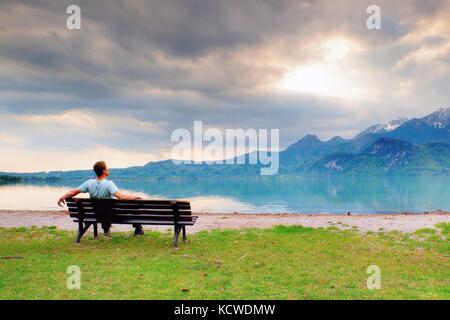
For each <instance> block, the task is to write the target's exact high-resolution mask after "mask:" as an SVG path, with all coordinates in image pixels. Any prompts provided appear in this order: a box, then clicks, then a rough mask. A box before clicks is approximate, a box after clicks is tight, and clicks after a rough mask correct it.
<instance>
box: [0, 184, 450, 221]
mask: <svg viewBox="0 0 450 320" xmlns="http://www.w3.org/2000/svg"><path fill="white" fill-rule="evenodd" d="M81 182H82V181H65V182H52V183H33V184H19V185H6V186H5V185H4V186H0V209H50V210H53V209H57V207H56V199H57V198H58V196H60V195H61V194H62V193H64V192H65V191H66V189H67V188H73V187H76V186H78V185H79V184H80V183H81ZM115 182H116V184H117V185H118V186H119V187H120V188H121V189H124V190H127V191H131V192H135V193H139V194H141V195H142V196H144V197H146V198H152V199H153V198H165V199H166V198H170V199H188V200H190V201H191V202H192V206H193V209H194V210H195V211H203V212H244V213H253V212H254V213H258V212H260V213H269V212H288V213H328V212H329V213H344V212H347V211H352V212H362V213H381V212H401V211H429V210H434V209H436V208H440V209H443V210H448V209H450V188H449V182H450V179H449V178H447V177H408V178H320V179H318V178H315V179H302V178H284V179H283V178H269V179H223V180H219V179H209V180H207V179H204V180H193V181H187V180H171V181H157V180H117V181H115Z"/></svg>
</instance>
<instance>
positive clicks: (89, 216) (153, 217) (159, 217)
mask: <svg viewBox="0 0 450 320" xmlns="http://www.w3.org/2000/svg"><path fill="white" fill-rule="evenodd" d="M70 216H71V217H72V218H77V219H78V218H79V217H80V216H79V215H70ZM108 218H109V220H111V221H112V220H119V219H140V220H160V221H173V220H174V217H173V215H172V216H168V215H134V214H124V215H111V216H109V217H108ZM191 218H192V216H191V215H188V216H184V215H182V216H179V221H189V220H191ZM84 219H96V217H95V215H94V214H92V213H91V214H85V215H84Z"/></svg>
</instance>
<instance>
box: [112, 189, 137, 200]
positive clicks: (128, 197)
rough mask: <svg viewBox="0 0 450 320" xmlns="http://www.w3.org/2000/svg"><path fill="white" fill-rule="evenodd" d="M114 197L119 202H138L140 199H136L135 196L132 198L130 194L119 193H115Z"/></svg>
mask: <svg viewBox="0 0 450 320" xmlns="http://www.w3.org/2000/svg"><path fill="white" fill-rule="evenodd" d="M114 197H116V198H117V199H119V200H140V199H141V197H137V196H132V195H130V194H126V193H123V192H120V191H117V192H116V193H114Z"/></svg>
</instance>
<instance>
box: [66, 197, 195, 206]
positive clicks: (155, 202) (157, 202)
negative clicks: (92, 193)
mask: <svg viewBox="0 0 450 320" xmlns="http://www.w3.org/2000/svg"><path fill="white" fill-rule="evenodd" d="M99 200H100V201H101V202H105V203H108V202H112V203H114V204H142V205H171V204H172V202H173V200H116V199H90V198H72V199H66V203H77V202H79V203H83V204H86V203H87V204H91V203H92V202H98V201H99ZM177 203H178V205H181V206H183V205H190V203H189V201H178V200H177Z"/></svg>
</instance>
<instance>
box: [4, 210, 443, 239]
mask: <svg viewBox="0 0 450 320" xmlns="http://www.w3.org/2000/svg"><path fill="white" fill-rule="evenodd" d="M194 215H197V216H199V218H198V220H197V223H196V224H195V225H194V226H193V227H188V228H187V230H188V233H195V232H199V231H203V230H212V229H239V228H270V227H272V226H274V225H303V226H306V227H314V228H318V227H328V226H333V225H334V226H336V227H339V228H341V229H352V228H354V227H356V228H357V229H358V230H360V231H363V232H367V231H379V230H385V231H391V230H397V231H402V232H414V231H416V230H417V229H422V228H434V226H435V225H436V224H437V223H441V222H447V223H450V212H445V211H435V212H430V213H402V214H352V215H337V214H239V213H234V214H220V213H194ZM31 226H37V227H42V226H56V227H57V228H58V229H64V230H76V228H77V225H76V223H74V222H73V221H72V220H71V219H70V217H69V216H68V213H67V212H66V211H40V210H0V227H3V228H13V227H31ZM144 228H145V229H152V230H159V231H165V230H168V229H170V230H172V228H169V227H168V226H145V227H144ZM131 230H132V227H131V226H127V225H125V226H124V225H113V229H112V231H131Z"/></svg>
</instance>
